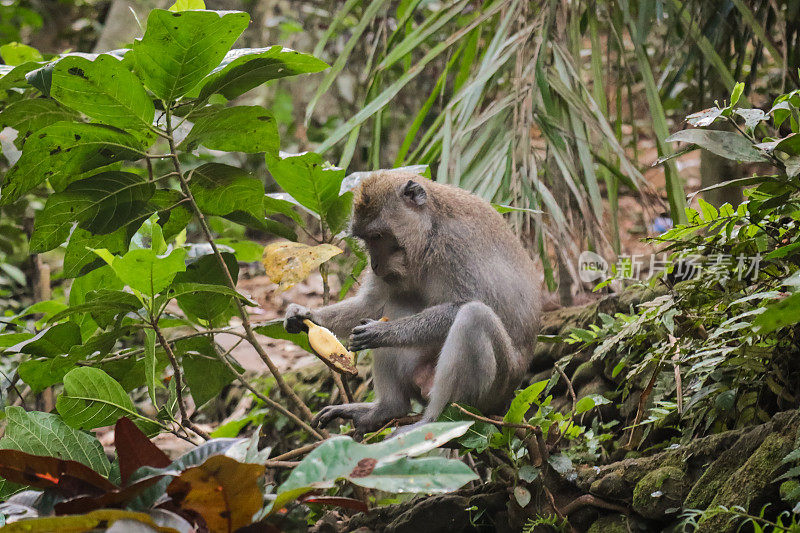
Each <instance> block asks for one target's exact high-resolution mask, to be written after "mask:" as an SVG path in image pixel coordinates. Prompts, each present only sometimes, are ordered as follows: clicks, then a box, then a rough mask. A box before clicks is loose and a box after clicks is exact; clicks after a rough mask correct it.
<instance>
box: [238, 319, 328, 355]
mask: <svg viewBox="0 0 800 533" xmlns="http://www.w3.org/2000/svg"><path fill="white" fill-rule="evenodd" d="M253 330H254V331H255V332H256V333H258V334H259V335H264V336H265V337H269V338H271V339H281V340H286V341H291V342H293V343H294V344H296V345H297V346H299V347H300V348H302V349H304V350H305V351H307V352H309V353H314V350H313V349H311V345H310V344H309V343H308V333H305V332H302V333H289V332H288V331H286V328H285V327H283V320H281V319H278V320H271V321H269V322H266V323H264V324H259V325H258V326H256V327H254V328H253Z"/></svg>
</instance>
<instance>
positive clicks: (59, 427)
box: [0, 407, 111, 476]
mask: <svg viewBox="0 0 800 533" xmlns="http://www.w3.org/2000/svg"><path fill="white" fill-rule="evenodd" d="M6 421H7V422H6V431H5V434H4V435H3V438H2V439H0V449H5V450H19V451H22V452H26V453H30V454H33V455H49V456H52V457H58V458H60V459H69V460H72V461H77V462H79V463H82V464H84V465H86V466H88V467H90V468H92V469H94V470H95V471H96V472H98V473H99V474H101V475H103V476H108V474H109V472H110V471H111V464H110V463H109V462H108V458H107V457H106V454H105V452H104V451H103V447H102V446H101V445H100V442H99V441H98V440H97V439H96V438H95V437H94V436H93V435H90V434H88V433H85V432H83V431H79V430H77V429H74V428H71V427H69V426H68V425H67V424H66V423H65V422H64V421H63V420H62V419H61V417H59V416H58V415H56V414H51V413H42V412H39V411H29V412H26V411H25V410H24V409H23V408H22V407H6Z"/></svg>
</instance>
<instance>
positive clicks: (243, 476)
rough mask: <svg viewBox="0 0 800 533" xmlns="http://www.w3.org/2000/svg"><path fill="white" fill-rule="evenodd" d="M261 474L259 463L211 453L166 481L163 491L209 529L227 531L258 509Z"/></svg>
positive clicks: (259, 507) (250, 518)
mask: <svg viewBox="0 0 800 533" xmlns="http://www.w3.org/2000/svg"><path fill="white" fill-rule="evenodd" d="M263 474H264V466H263V465H256V464H245V463H240V462H239V461H236V460H235V459H231V458H230V457H227V456H225V455H214V456H212V457H209V458H208V459H206V461H205V462H204V463H203V464H202V465H200V466H193V467H191V468H187V469H186V470H184V471H183V473H181V475H180V476H178V477H177V478H175V479H174V480H173V481H172V483H170V484H169V486H168V487H167V494H169V495H170V497H171V498H172V499H173V501H174V502H175V503H176V504H177V505H179V506H180V507H182V508H184V509H191V510H193V511H195V512H197V513H198V514H200V515H201V516H202V517H203V520H205V522H206V525H207V526H208V529H209V530H211V531H212V532H214V533H218V532H226V533H228V532H231V531H236V530H237V529H239V528H240V527H244V526H246V525H248V524H250V523H251V522H252V520H253V515H254V514H256V513H257V512H258V510H259V509H261V506H262V505H263V503H264V502H263V497H262V495H261V489H259V487H258V478H259V477H261V476H262V475H263Z"/></svg>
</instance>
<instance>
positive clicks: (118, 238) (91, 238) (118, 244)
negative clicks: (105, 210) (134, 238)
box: [62, 226, 131, 278]
mask: <svg viewBox="0 0 800 533" xmlns="http://www.w3.org/2000/svg"><path fill="white" fill-rule="evenodd" d="M128 231H129V227H128V226H126V227H122V228H119V229H118V230H116V231H112V232H111V233H106V234H105V235H92V233H91V232H90V231H86V230H85V229H81V228H75V229H74V230H73V231H72V235H70V236H69V242H68V243H67V249H66V251H65V252H64V270H63V271H62V274H63V276H64V277H65V278H74V277H77V276H79V275H80V274H81V273H82V272H83V271H84V268H86V267H88V266H89V265H92V266H101V265H103V264H104V263H103V260H102V259H100V258H99V257H97V254H95V253H94V252H93V251H92V250H93V249H96V248H104V249H106V250H108V251H109V252H111V253H112V254H119V253H124V252H126V251H127V250H128V243H129V242H130V240H131V239H130V235H129V234H128ZM86 270H90V269H89V268H87V269H86Z"/></svg>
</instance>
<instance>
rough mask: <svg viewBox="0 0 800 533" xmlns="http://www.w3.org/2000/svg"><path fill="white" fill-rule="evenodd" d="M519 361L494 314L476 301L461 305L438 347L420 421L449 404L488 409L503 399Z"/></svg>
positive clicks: (430, 416) (436, 416)
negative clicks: (437, 356)
mask: <svg viewBox="0 0 800 533" xmlns="http://www.w3.org/2000/svg"><path fill="white" fill-rule="evenodd" d="M518 361H519V357H518V355H517V353H516V350H515V349H514V345H513V343H512V342H511V337H510V336H509V335H508V332H507V331H506V329H505V327H504V326H503V323H502V322H501V321H500V318H499V317H498V316H497V314H495V312H494V311H492V309H491V308H489V307H488V306H487V305H485V304H483V303H481V302H469V303H466V304H464V305H462V306H461V308H460V309H459V310H458V313H457V314H456V318H455V320H454V321H453V325H452V326H451V327H450V330H449V331H448V333H447V338H446V339H445V342H444V345H443V346H442V351H441V353H440V355H439V361H438V362H437V364H436V372H435V375H434V378H433V388H432V389H431V395H430V401H429V402H428V406H427V407H426V409H425V414H424V416H423V419H422V421H423V422H432V421H434V420H436V419H437V418H438V417H439V415H440V414H441V413H442V411H443V410H444V408H445V407H447V406H448V405H449V404H450V403H451V402H463V403H466V404H469V405H472V406H475V407H477V408H479V409H481V410H487V409H491V408H493V407H496V406H497V405H499V404H500V403H502V402H504V401H506V400H507V398H505V397H504V396H505V395H506V394H507V392H508V389H509V387H510V386H513V383H511V381H512V379H514V378H515V377H516V374H517V373H518V371H519V363H518Z"/></svg>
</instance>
